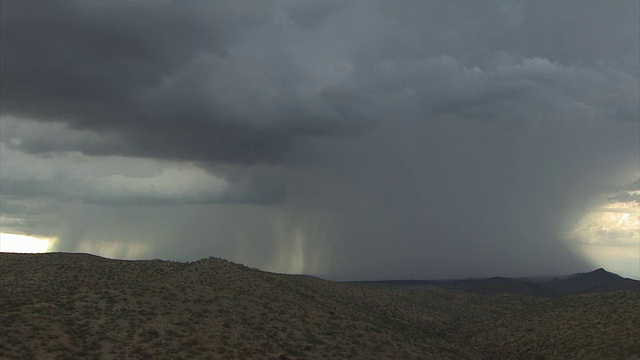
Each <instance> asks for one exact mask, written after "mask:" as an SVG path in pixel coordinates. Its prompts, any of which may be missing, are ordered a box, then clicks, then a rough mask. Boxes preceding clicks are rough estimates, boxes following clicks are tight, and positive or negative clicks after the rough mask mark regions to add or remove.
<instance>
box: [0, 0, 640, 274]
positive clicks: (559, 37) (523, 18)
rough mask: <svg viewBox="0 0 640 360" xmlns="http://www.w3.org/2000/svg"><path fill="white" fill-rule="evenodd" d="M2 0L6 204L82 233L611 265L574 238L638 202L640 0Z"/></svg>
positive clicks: (77, 238) (318, 265)
mask: <svg viewBox="0 0 640 360" xmlns="http://www.w3.org/2000/svg"><path fill="white" fill-rule="evenodd" d="M1 10H2V15H1V16H2V21H1V22H0V26H1V29H0V30H1V31H2V41H1V48H0V51H1V53H2V58H1V61H2V63H1V65H2V66H1V71H2V74H1V75H2V82H1V83H0V91H1V95H2V99H1V100H2V107H1V110H2V112H1V114H0V115H1V116H2V126H1V128H0V130H1V131H0V146H2V147H1V148H0V150H1V151H2V152H1V157H0V161H1V163H0V164H1V165H2V172H1V173H0V185H1V188H0V190H1V196H2V222H1V224H2V227H3V231H6V232H19V233H28V234H40V235H46V236H55V237H58V241H57V242H56V244H55V249H58V250H65V251H90V252H94V253H100V254H103V255H108V256H118V257H129V258H143V257H163V258H172V259H179V260H192V259H196V258H199V257H203V256H205V255H206V256H221V257H226V258H229V259H231V260H235V261H241V262H243V263H246V264H247V265H251V266H257V267H260V268H264V269H269V270H276V271H286V272H306V273H315V274H324V275H327V276H332V277H335V278H340V279H346V278H349V279H356V278H357V279H374V278H378V279H379V278H399V277H404V278H408V277H412V278H436V277H458V276H460V277H463V276H485V275H535V274H549V273H568V272H572V271H580V270H588V269H589V267H590V266H593V265H594V264H593V262H594V261H597V260H594V259H593V258H588V257H585V256H584V254H583V253H581V252H580V251H579V250H576V248H575V247H574V246H573V245H572V244H573V243H572V240H571V239H573V238H575V239H577V238H580V239H582V240H580V243H584V241H583V240H584V236H586V235H585V234H586V233H587V232H588V231H590V230H584V231H583V232H582V233H580V234H582V235H576V234H577V233H576V231H578V230H576V229H580V228H584V229H587V227H585V226H583V225H584V221H582V223H581V219H583V218H584V217H585V216H587V215H588V214H590V213H591V212H593V211H597V209H598V208H602V207H604V206H605V205H606V204H608V203H609V202H610V201H620V202H625V203H629V204H631V205H633V204H635V205H634V206H636V208H637V197H638V193H637V192H635V191H636V190H640V189H636V188H637V179H638V178H639V177H640V168H639V165H638V162H639V161H640V144H639V143H640V140H639V139H638V137H639V135H638V134H639V124H640V105H639V103H640V101H639V98H640V78H639V75H640V65H639V62H640V56H639V52H640V35H639V33H640V20H639V19H640V5H639V4H638V2H636V1H616V2H613V3H604V2H601V1H560V2H558V1H549V2H546V1H536V2H533V1H489V2H482V3H480V2H474V1H468V2H455V3H452V2H450V1H403V2H392V1H358V0H353V1H246V2H245V1H228V2H208V1H169V0H167V1H161V2H157V1H156V2H150V1H136V2H130V1H110V2H100V1H88V2H87V1H56V2H41V1H19V2H7V1H5V2H2V9H1ZM634 181H635V183H634ZM627 184H631V185H627ZM633 184H636V185H635V188H634V187H633ZM629 186H631V189H630V190H629V189H627V187H629ZM616 187H617V188H618V192H613V193H611V192H609V193H606V192H605V191H603V189H615V188H616ZM607 199H610V200H607ZM634 200H635V202H634ZM612 211H614V210H612ZM123 214H127V215H126V216H124V215H123ZM580 224H583V225H580ZM630 224H631V225H630V226H631V227H630V228H626V227H625V228H624V229H612V230H611V234H613V233H614V232H615V238H616V239H621V238H625V236H626V238H627V239H629V236H632V237H633V236H635V234H636V232H634V229H635V228H634V227H633V223H630ZM588 228H589V229H591V227H588ZM569 233H570V234H573V235H572V236H570V237H569V238H571V239H569V240H567V239H566V236H564V235H563V234H565V235H566V234H569ZM583 235H584V236H583ZM599 236H600V235H599ZM612 236H613V235H612ZM616 241H622V240H616ZM625 241H626V240H625ZM626 243H628V241H627V242H626ZM637 255H638V259H637V261H638V266H640V254H637ZM633 256H635V255H633ZM633 256H632V260H633V259H635V258H634V257H633ZM630 264H631V266H630V267H627V268H625V269H626V270H624V271H627V273H626V275H628V276H635V277H638V276H640V273H635V272H634V271H635V270H633V262H630ZM629 269H631V270H629ZM638 271H640V268H638Z"/></svg>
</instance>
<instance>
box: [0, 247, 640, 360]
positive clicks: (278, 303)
mask: <svg viewBox="0 0 640 360" xmlns="http://www.w3.org/2000/svg"><path fill="white" fill-rule="evenodd" d="M0 291H1V293H0V358H2V359H29V358H32V359H131V358H134V359H135V358H139V359H147V358H154V359H269V358H275V359H278V358H279V359H287V358H288V359H327V358H332V359H399V358H402V359H495V358H509V359H531V358H538V359H570V358H582V359H589V358H591V359H607V358H609V359H627V358H630V357H633V356H638V355H640V294H639V293H635V292H628V291H618V292H611V293H603V294H585V295H577V296H566V297H562V298H557V299H547V298H539V297H527V296H518V295H490V296H482V295H475V294H470V293H465V292H460V291H452V290H445V289H390V288H370V287H364V286H359V285H354V284H345V283H337V282H332V281H326V280H321V279H318V278H315V277H311V276H299V275H283V274H274V273H268V272H263V271H259V270H256V269H252V268H248V267H245V266H242V265H238V264H234V263H231V262H228V261H225V260H221V259H215V258H209V259H205V260H200V261H196V262H190V263H180V262H171V261H161V260H150V261H124V260H111V259H105V258H101V257H97V256H93V255H87V254H66V253H49V254H35V255H32V254H7V253H2V254H0Z"/></svg>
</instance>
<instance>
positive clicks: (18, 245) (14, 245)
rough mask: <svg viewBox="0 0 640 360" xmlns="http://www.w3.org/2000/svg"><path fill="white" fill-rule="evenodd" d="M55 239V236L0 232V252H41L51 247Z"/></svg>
mask: <svg viewBox="0 0 640 360" xmlns="http://www.w3.org/2000/svg"><path fill="white" fill-rule="evenodd" d="M56 240H58V238H55V237H39V236H30V235H20V234H9V233H0V252H12V253H43V252H47V251H48V250H49V249H51V247H52V246H53V244H54V243H55V242H56Z"/></svg>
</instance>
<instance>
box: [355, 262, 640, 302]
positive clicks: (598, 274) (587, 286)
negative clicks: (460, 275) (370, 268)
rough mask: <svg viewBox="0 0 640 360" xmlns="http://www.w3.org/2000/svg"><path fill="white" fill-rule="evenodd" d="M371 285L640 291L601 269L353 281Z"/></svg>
mask: <svg viewBox="0 0 640 360" xmlns="http://www.w3.org/2000/svg"><path fill="white" fill-rule="evenodd" d="M352 283H355V284H359V285H365V286H370V287H391V288H431V287H437V288H443V289H450V290H458V291H465V292H470V293H474V294H480V295H494V294H517V295H526V296H540V297H556V296H565V295H573V294H586V293H600V292H609V291H618V290H628V291H639V292H640V281H637V280H633V279H627V278H624V277H622V276H620V275H618V274H614V273H611V272H608V271H606V270H605V269H602V268H600V269H597V270H594V271H591V272H588V273H579V274H572V275H568V276H562V277H555V278H551V279H549V278H505V277H491V278H485V279H461V280H387V281H356V282H352Z"/></svg>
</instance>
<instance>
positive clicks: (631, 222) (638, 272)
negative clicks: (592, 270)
mask: <svg viewBox="0 0 640 360" xmlns="http://www.w3.org/2000/svg"><path fill="white" fill-rule="evenodd" d="M618 194H623V195H624V194H626V195H624V197H625V198H628V199H629V200H628V201H616V200H614V199H615V198H611V197H610V198H609V199H608V200H605V201H606V202H603V203H602V204H601V205H600V206H598V207H595V208H592V209H591V210H590V211H589V212H587V213H586V214H585V215H584V216H583V217H582V218H581V219H580V220H579V221H578V222H577V224H576V225H575V227H574V228H573V229H572V230H571V231H570V232H568V233H567V234H565V236H564V238H565V240H566V241H568V243H569V244H571V246H572V247H573V248H574V249H575V250H577V251H578V252H579V253H581V254H582V255H583V256H585V258H587V259H588V260H589V261H591V262H592V263H593V264H595V265H596V266H599V267H603V268H605V269H607V270H609V271H612V272H615V273H618V274H620V275H622V276H625V277H631V278H635V279H640V201H639V200H637V198H638V197H639V196H640V190H631V191H628V190H627V191H620V192H618Z"/></svg>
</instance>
